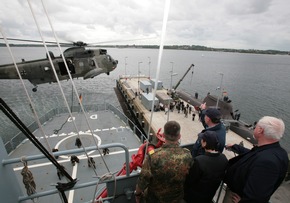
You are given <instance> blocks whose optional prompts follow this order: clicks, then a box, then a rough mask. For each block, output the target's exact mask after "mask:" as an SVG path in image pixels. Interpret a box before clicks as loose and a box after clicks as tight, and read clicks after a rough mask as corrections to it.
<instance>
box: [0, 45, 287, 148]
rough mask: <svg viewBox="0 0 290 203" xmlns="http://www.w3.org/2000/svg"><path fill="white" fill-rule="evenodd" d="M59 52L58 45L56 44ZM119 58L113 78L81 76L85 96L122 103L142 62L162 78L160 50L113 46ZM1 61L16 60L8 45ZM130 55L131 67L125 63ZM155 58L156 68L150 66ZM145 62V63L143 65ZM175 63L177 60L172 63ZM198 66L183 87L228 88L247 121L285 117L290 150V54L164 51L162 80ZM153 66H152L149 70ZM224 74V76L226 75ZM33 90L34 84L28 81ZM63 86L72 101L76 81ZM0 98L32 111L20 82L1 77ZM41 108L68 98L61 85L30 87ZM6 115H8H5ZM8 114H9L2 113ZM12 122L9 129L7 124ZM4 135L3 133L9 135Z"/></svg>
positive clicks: (28, 53)
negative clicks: (119, 85) (122, 82)
mask: <svg viewBox="0 0 290 203" xmlns="http://www.w3.org/2000/svg"><path fill="white" fill-rule="evenodd" d="M51 49H52V51H53V52H54V54H55V55H59V54H58V53H57V50H56V48H51ZM107 50H108V54H110V55H111V56H112V57H113V58H114V59H117V60H118V61H119V65H118V68H117V69H116V70H115V71H113V72H111V74H110V75H109V76H107V75H105V74H103V75H100V76H97V77H96V78H94V79H89V80H83V79H78V80H75V82H76V85H77V89H78V91H80V92H81V93H82V94H86V95H88V96H87V98H86V97H83V98H84V102H85V101H86V99H87V100H90V101H91V100H94V101H96V102H97V101H101V100H106V101H109V102H110V103H113V104H114V105H117V106H118V105H119V104H118V101H117V98H116V96H115V93H114V90H113V87H115V79H117V78H118V77H119V75H124V74H125V72H126V73H127V75H136V74H137V73H138V66H139V70H140V72H141V74H144V75H149V74H150V76H151V77H152V78H154V77H155V76H156V69H157V60H158V51H159V50H154V49H114V48H110V49H107ZM0 51H1V55H0V64H4V63H11V62H12V60H11V58H10V56H9V54H8V52H7V49H6V48H0ZM13 53H14V55H15V57H16V59H17V61H20V60H21V58H25V59H26V60H29V59H36V58H39V57H40V58H44V57H45V50H44V49H43V48H19V47H15V48H13ZM125 58H126V64H127V65H126V66H125ZM149 60H150V62H151V63H150V66H149ZM140 62H142V63H140ZM171 62H172V63H171ZM191 64H194V65H195V66H194V69H193V70H194V71H193V72H194V73H193V74H192V71H190V72H189V73H188V74H187V75H186V77H185V78H184V79H183V81H182V82H181V84H180V86H179V87H178V89H180V90H185V91H186V92H189V93H190V94H193V95H194V93H195V92H198V93H199V96H200V97H201V98H203V97H205V96H206V94H207V93H208V92H210V93H211V94H215V95H216V94H219V93H220V90H216V89H217V87H219V86H220V85H221V79H223V80H222V85H221V86H222V89H224V90H226V91H227V92H228V95H229V98H230V99H231V100H232V101H233V106H234V109H235V110H236V109H239V111H240V113H241V120H243V121H245V122H247V123H253V122H254V121H257V120H258V119H259V118H260V117H262V116H265V115H270V116H276V117H280V118H282V119H283V120H284V122H285V124H286V132H285V135H284V137H283V139H282V145H283V147H284V148H285V149H286V150H287V151H288V152H290V106H289V105H288V103H287V102H288V101H290V82H289V79H288V75H289V73H290V56H287V55H285V56H283V55H259V54H240V53H226V52H202V51H186V50H164V52H163V55H162V63H161V69H160V80H161V81H162V82H163V85H164V87H165V88H169V86H170V82H171V77H170V71H171V70H172V68H173V72H174V73H177V74H178V75H177V76H173V77H172V84H173V85H175V84H176V83H177V82H178V80H179V79H180V78H181V77H182V76H183V75H184V73H185V71H186V70H187V69H188V67H189V66H190V65H191ZM149 67H150V68H149ZM221 74H223V77H222V75H221ZM25 84H26V86H27V87H28V89H29V90H31V89H32V85H31V84H30V83H29V82H28V81H26V82H25ZM61 84H62V87H63V88H64V91H65V93H66V95H67V98H68V100H69V101H71V84H70V82H68V81H62V83H61ZM0 87H1V89H0V96H1V97H2V98H4V99H5V101H8V104H9V105H11V106H12V107H13V109H14V110H15V111H17V112H19V115H29V114H30V110H29V109H27V108H25V107H24V105H25V104H26V102H23V101H26V100H27V99H26V97H25V95H24V94H23V93H22V89H21V88H22V87H21V84H20V82H19V81H17V80H13V81H12V80H0ZM30 94H31V95H32V97H33V100H34V101H35V103H36V105H37V108H38V110H39V111H41V112H45V111H46V110H47V109H50V108H52V107H53V106H54V105H56V104H58V103H63V99H62V98H61V95H60V93H59V90H58V85H57V84H44V85H40V86H39V87H38V91H37V93H33V92H32V91H30ZM0 115H1V119H2V117H4V115H3V114H0ZM2 115H3V116H2ZM25 118H26V119H25V120H28V121H27V122H28V123H29V122H32V120H33V117H32V116H30V117H29V119H27V117H25ZM7 126H8V127H7ZM0 128H1V131H2V132H5V133H3V134H7V133H6V132H10V133H11V128H13V127H12V125H11V124H8V123H7V121H5V122H1V124H0ZM3 134H1V136H2V137H3Z"/></svg>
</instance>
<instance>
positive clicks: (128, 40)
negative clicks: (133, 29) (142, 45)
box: [88, 37, 157, 46]
mask: <svg viewBox="0 0 290 203" xmlns="http://www.w3.org/2000/svg"><path fill="white" fill-rule="evenodd" d="M156 38H157V37H147V38H138V39H127V40H124V39H122V40H120V39H119V40H110V41H103V42H96V43H89V44H88V45H89V46H90V45H91V46H93V45H98V44H106V43H113V42H130V41H136V40H137V41H140V40H147V39H156Z"/></svg>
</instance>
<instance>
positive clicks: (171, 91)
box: [168, 64, 194, 99]
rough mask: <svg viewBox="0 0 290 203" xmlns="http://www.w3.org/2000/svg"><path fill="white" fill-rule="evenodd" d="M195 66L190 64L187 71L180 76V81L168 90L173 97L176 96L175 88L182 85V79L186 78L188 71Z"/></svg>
mask: <svg viewBox="0 0 290 203" xmlns="http://www.w3.org/2000/svg"><path fill="white" fill-rule="evenodd" d="M193 67H194V64H191V65H190V66H189V68H188V69H187V70H186V72H185V73H184V75H183V76H182V77H181V78H180V80H179V81H178V83H177V84H176V85H175V86H174V87H173V89H170V90H169V91H168V95H171V97H172V98H173V99H174V98H175V97H176V95H175V90H176V89H177V87H178V86H179V85H180V83H181V81H182V80H183V79H184V78H185V76H186V75H187V73H188V72H189V71H190V69H191V68H193Z"/></svg>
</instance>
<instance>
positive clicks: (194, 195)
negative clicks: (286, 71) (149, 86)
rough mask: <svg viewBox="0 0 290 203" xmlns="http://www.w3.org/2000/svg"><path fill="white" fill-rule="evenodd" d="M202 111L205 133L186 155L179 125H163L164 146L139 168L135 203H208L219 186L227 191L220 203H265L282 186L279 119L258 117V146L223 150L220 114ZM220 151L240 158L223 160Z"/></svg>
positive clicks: (284, 160) (282, 128)
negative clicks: (180, 140)
mask: <svg viewBox="0 0 290 203" xmlns="http://www.w3.org/2000/svg"><path fill="white" fill-rule="evenodd" d="M203 108H204V109H203V110H202V115H201V117H200V119H201V122H203V125H204V127H205V128H204V129H203V130H202V131H201V132H200V133H199V134H198V138H197V140H196V142H195V144H194V146H193V149H191V150H189V149H186V148H182V147H180V146H179V139H180V138H181V135H180V130H181V127H180V125H179V123H178V122H176V121H168V122H167V123H166V124H165V125H164V137H165V142H164V144H163V145H162V147H160V148H158V149H155V151H154V153H151V154H148V156H147V157H146V158H145V161H144V163H143V166H142V169H141V172H140V176H139V178H138V181H137V184H136V189H135V192H134V194H135V199H136V202H137V203H139V202H146V203H184V202H187V203H191V202H196V203H211V202H213V200H214V196H215V194H216V193H217V191H218V188H219V186H220V185H221V184H222V183H225V184H226V186H227V189H226V193H225V196H224V199H223V203H238V202H239V203H250V202H252V203H268V202H269V200H270V198H271V195H272V194H273V193H274V192H275V190H276V189H277V188H278V187H279V186H280V184H281V183H282V182H283V180H284V178H285V176H286V173H287V169H288V162H289V160H288V155H287V152H286V151H285V150H284V149H283V148H282V147H281V146H280V144H279V141H280V139H281V138H282V136H283V134H284V131H285V124H284V122H283V121H282V120H281V119H279V118H276V117H271V116H265V117H262V118H261V119H260V120H259V121H258V122H257V124H256V126H255V129H254V133H253V136H254V138H255V139H256V140H257V145H256V146H254V147H253V148H252V149H247V148H245V147H243V146H242V145H239V144H228V145H226V129H225V126H224V125H223V124H222V122H221V113H220V111H219V110H218V109H216V108H208V109H206V107H203ZM224 148H226V149H231V150H233V151H235V152H236V153H238V154H239V155H238V156H236V157H234V158H231V159H229V160H228V159H227V157H226V156H225V155H224V154H223V150H224ZM220 202H221V201H220Z"/></svg>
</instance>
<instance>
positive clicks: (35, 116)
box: [0, 26, 51, 151]
mask: <svg viewBox="0 0 290 203" xmlns="http://www.w3.org/2000/svg"><path fill="white" fill-rule="evenodd" d="M0 32H1V33H2V35H3V39H4V41H5V44H6V47H7V49H8V51H9V54H10V56H11V58H12V61H13V64H14V67H15V69H16V71H17V74H18V77H19V79H20V81H21V84H22V86H23V89H24V91H25V94H26V96H27V99H28V101H29V103H30V107H31V110H32V113H33V115H34V119H35V121H36V122H37V125H38V127H39V129H40V131H41V134H42V136H43V137H44V140H45V143H46V145H47V148H48V150H49V151H51V147H50V145H49V143H48V140H47V139H46V135H45V133H44V130H43V128H42V125H41V123H40V120H39V117H38V115H37V113H36V110H35V105H34V103H33V102H32V100H31V97H30V96H29V94H28V91H27V89H26V87H25V85H24V82H23V79H22V76H21V74H20V71H19V68H18V66H17V64H16V60H15V58H14V55H13V54H12V51H11V48H10V45H9V43H8V41H7V38H6V36H5V34H4V32H3V31H2V29H1V26H0Z"/></svg>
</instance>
